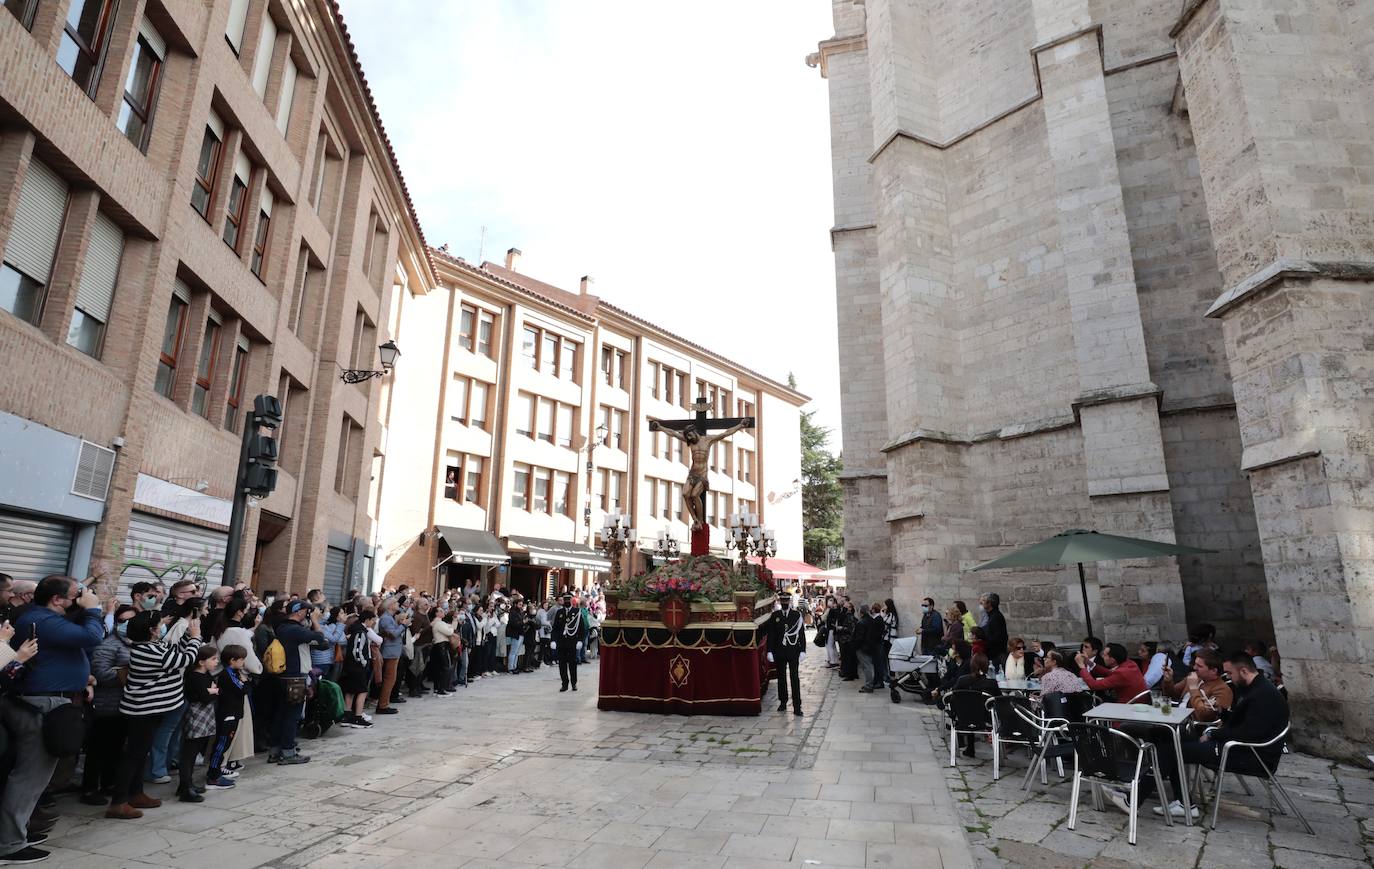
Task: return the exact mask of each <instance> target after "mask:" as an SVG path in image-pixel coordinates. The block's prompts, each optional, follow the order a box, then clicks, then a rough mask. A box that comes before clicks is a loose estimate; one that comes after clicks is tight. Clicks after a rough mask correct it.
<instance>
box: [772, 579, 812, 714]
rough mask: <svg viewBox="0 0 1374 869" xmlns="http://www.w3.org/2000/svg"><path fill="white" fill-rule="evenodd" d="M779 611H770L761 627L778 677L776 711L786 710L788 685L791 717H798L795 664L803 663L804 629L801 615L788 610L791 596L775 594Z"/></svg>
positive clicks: (798, 705)
mask: <svg viewBox="0 0 1374 869" xmlns="http://www.w3.org/2000/svg"><path fill="white" fill-rule="evenodd" d="M778 604H779V605H780V609H776V610H774V611H773V614H772V615H771V616H769V617H768V623H767V624H766V625H765V627H766V628H767V631H768V660H769V661H772V662H773V664H774V665H776V669H777V674H778V711H779V712H786V711H787V694H788V691H787V687H788V685H789V684H790V685H791V686H792V714H793V715H801V714H802V709H801V675H800V673H799V672H798V665H799V664H800V663H801V662H802V661H805V660H806V629H805V627H804V623H803V622H802V614H801V613H800V612H798V611H797V610H795V609H793V608H792V595H791V594H789V593H788V592H786V591H783V592H779V593H778Z"/></svg>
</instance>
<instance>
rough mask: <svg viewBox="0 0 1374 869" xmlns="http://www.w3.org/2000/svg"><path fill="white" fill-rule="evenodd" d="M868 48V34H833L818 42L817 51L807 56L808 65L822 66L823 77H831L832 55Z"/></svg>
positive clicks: (812, 66)
mask: <svg viewBox="0 0 1374 869" xmlns="http://www.w3.org/2000/svg"><path fill="white" fill-rule="evenodd" d="M866 48H868V34H866V33H858V34H854V35H851V36H832V37H831V38H829V39H825V40H822V41H821V42H819V43H817V44H816V49H817V50H816V52H815V53H814V54H809V55H807V57H806V65H807V66H809V67H811V68H813V69H814V68H816V67H820V70H821V78H829V77H830V57H831V55H835V54H845V53H847V52H850V51H863V50H865V49H866Z"/></svg>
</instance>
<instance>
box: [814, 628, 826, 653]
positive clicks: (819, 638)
mask: <svg viewBox="0 0 1374 869" xmlns="http://www.w3.org/2000/svg"><path fill="white" fill-rule="evenodd" d="M811 642H812V644H813V645H815V646H817V647H818V648H822V649H823V648H825V628H821V629H820V630H818V631H816V636H814V637H812V638H811Z"/></svg>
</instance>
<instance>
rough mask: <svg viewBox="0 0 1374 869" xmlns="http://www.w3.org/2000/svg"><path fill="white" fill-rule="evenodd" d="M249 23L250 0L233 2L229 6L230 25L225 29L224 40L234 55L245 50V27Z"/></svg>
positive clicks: (234, 0)
mask: <svg viewBox="0 0 1374 869" xmlns="http://www.w3.org/2000/svg"><path fill="white" fill-rule="evenodd" d="M247 23H248V0H231V2H230V4H229V23H228V24H226V25H225V27H224V38H225V40H226V41H228V43H229V47H230V48H232V49H234V54H238V53H239V52H240V51H242V50H243V27H244V25H245V24H247Z"/></svg>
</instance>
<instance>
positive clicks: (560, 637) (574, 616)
mask: <svg viewBox="0 0 1374 869" xmlns="http://www.w3.org/2000/svg"><path fill="white" fill-rule="evenodd" d="M586 642H587V622H586V620H585V619H583V618H582V607H580V606H575V605H574V604H573V596H572V595H571V594H570V593H568V592H564V593H563V605H562V606H561V607H559V608H558V612H556V613H554V615H553V651H554V654H555V655H557V657H558V676H559V678H560V679H562V680H563V687H562V688H560V689H558V690H560V691H566V690H568V682H569V681H570V680H571V682H572V689H573V690H574V691H576V690H577V658H578V656H579V655H580V654H581V653H582V647H583V646H584V645H585V644H586Z"/></svg>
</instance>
